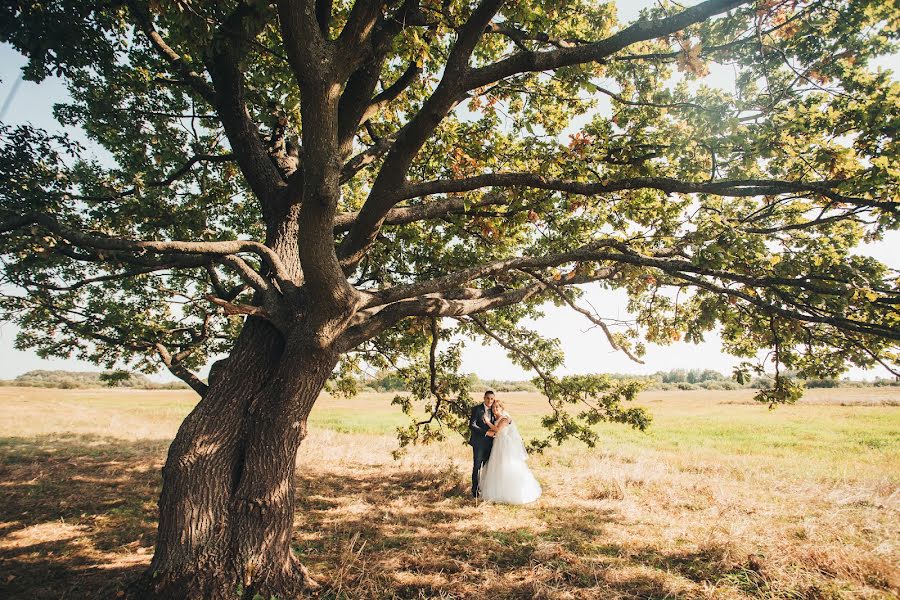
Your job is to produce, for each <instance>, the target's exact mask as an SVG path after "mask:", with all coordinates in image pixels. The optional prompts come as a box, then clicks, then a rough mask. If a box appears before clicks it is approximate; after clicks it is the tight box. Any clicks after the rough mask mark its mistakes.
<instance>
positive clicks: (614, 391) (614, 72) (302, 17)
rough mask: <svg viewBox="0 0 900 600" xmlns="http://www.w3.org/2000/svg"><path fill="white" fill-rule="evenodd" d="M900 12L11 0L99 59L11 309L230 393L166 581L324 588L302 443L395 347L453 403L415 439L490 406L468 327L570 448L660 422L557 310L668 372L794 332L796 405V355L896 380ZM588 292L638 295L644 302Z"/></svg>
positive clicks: (27, 319)
mask: <svg viewBox="0 0 900 600" xmlns="http://www.w3.org/2000/svg"><path fill="white" fill-rule="evenodd" d="M891 4H892V3H890V2H884V1H883V0H878V1H868V0H850V1H846V0H816V1H811V0H784V1H779V0H757V1H756V2H748V1H744V0H707V1H704V2H700V3H699V4H696V5H694V6H691V7H689V8H683V7H681V6H679V5H677V4H674V3H673V4H671V5H668V4H666V5H664V6H661V7H658V8H654V9H652V10H650V11H647V12H645V13H644V15H643V16H642V17H641V18H640V19H639V20H637V21H635V22H634V23H631V24H624V23H619V22H618V20H617V18H616V12H615V7H614V6H613V5H612V4H599V3H595V2H590V1H588V0H576V1H572V2H563V1H560V0H519V1H516V2H502V1H501V0H482V1H481V2H478V3H475V2H468V1H464V0H391V1H379V0H355V1H350V0H343V1H336V2H334V1H330V0H317V1H312V0H308V1H302V0H280V1H279V2H277V3H275V2H268V1H266V0H261V1H260V0H246V1H235V0H220V1H210V2H193V1H191V0H150V1H145V0H132V1H127V0H121V1H116V0H108V1H101V2H81V1H77V0H59V1H57V2H41V3H38V2H30V1H27V0H19V1H10V0H6V1H5V2H3V3H2V5H0V6H2V8H0V15H2V24H0V37H2V39H3V40H5V41H7V42H8V43H11V44H12V45H13V46H14V47H15V48H17V49H18V50H19V51H21V52H22V53H23V54H25V55H26V56H27V57H28V63H27V66H26V67H25V76H26V77H27V78H28V79H31V80H34V81H39V80H41V79H43V78H45V77H47V76H49V75H57V76H60V77H62V78H64V80H65V81H66V83H67V85H68V89H69V92H70V96H71V99H70V101H68V102H66V103H64V104H60V105H58V106H57V107H56V118H57V119H58V120H59V121H60V122H61V123H63V124H65V125H71V126H77V127H80V128H81V129H82V130H83V131H84V132H85V134H86V135H87V137H88V138H89V139H90V140H91V145H90V147H89V148H88V149H85V148H82V147H81V146H80V145H79V144H77V143H75V142H73V141H72V140H70V139H68V138H67V137H66V136H65V135H58V134H53V133H48V132H45V131H41V130H39V129H37V128H34V127H31V126H27V125H23V126H17V127H11V126H2V130H0V135H2V140H0V173H2V175H0V241H2V260H3V288H2V291H3V304H2V310H3V317H4V318H5V319H7V320H12V321H14V322H16V323H17V324H18V326H19V327H20V329H21V334H20V336H19V340H18V342H19V344H20V346H22V347H30V348H35V349H37V350H38V352H40V353H42V354H43V355H55V356H70V355H73V354H74V355H77V356H79V357H81V358H84V359H88V360H91V361H95V362H98V363H101V364H106V365H110V366H114V365H119V366H122V365H128V366H131V367H132V368H134V367H137V368H141V369H144V370H147V371H152V370H154V369H156V368H159V367H160V366H164V367H166V368H168V369H169V370H170V371H171V372H172V373H173V374H174V375H176V376H177V377H180V378H181V379H183V380H184V381H186V382H187V383H188V384H189V385H190V386H191V387H192V388H193V389H194V390H195V391H196V392H197V394H199V396H200V400H199V402H198V404H197V405H196V407H195V408H194V410H193V411H192V412H191V413H190V414H189V415H188V417H187V418H186V419H185V421H184V423H183V424H182V425H181V427H180V429H179V431H178V434H177V437H176V438H175V440H174V442H173V443H172V445H171V448H170V450H169V454H168V457H167V460H166V463H165V468H164V469H163V473H162V478H163V487H162V494H161V497H160V501H159V508H160V515H159V516H160V520H159V532H158V537H157V541H156V552H155V555H154V557H153V561H152V565H151V567H150V569H149V571H148V573H147V574H146V576H145V577H144V578H143V579H142V581H141V582H140V585H139V586H136V587H135V593H138V592H140V593H143V594H146V595H147V596H151V597H161V598H176V597H204V598H226V597H228V598H231V597H234V594H235V593H236V592H239V591H241V590H242V591H243V592H242V593H244V594H245V595H246V597H252V596H253V595H255V594H257V593H259V594H262V595H263V596H264V597H269V595H273V594H274V595H278V596H279V597H290V596H291V595H292V594H294V593H296V592H298V591H299V590H300V589H301V587H302V586H303V585H304V584H308V583H309V580H308V578H307V576H306V575H305V571H304V570H303V568H302V566H301V565H300V564H299V562H298V561H297V559H296V557H295V556H294V555H293V554H292V551H291V533H292V524H293V521H294V495H295V488H294V464H295V457H296V453H297V449H298V446H299V444H300V443H301V441H302V440H303V438H304V436H305V435H306V420H307V416H308V415H309V413H310V409H311V408H312V407H313V404H314V403H315V401H316V398H317V397H318V396H319V394H320V392H321V391H322V389H323V387H324V386H325V385H328V384H329V382H331V383H330V384H333V385H334V386H335V387H336V389H338V390H343V391H352V390H351V388H352V382H353V377H352V375H353V374H354V370H355V369H357V368H359V367H360V366H361V365H368V366H375V367H386V366H394V367H396V368H397V369H399V370H401V372H402V373H403V374H404V376H405V377H406V378H407V380H408V382H409V384H410V386H411V387H412V389H413V396H412V400H414V399H421V400H424V401H425V402H426V403H427V409H428V411H429V413H430V414H431V416H430V418H429V419H427V420H425V421H420V422H417V423H416V422H414V423H412V424H411V426H410V428H409V430H406V431H403V432H402V435H401V442H402V443H409V442H410V441H413V440H416V439H419V438H420V437H424V438H425V439H433V438H434V437H438V436H440V435H442V432H443V431H444V430H443V429H442V428H441V427H440V424H442V423H443V424H445V425H447V426H449V427H453V426H455V425H457V424H458V423H459V415H460V414H461V413H462V412H464V410H465V406H464V403H465V401H466V400H467V399H468V396H467V392H466V379H465V378H464V377H462V376H461V375H460V374H459V373H458V367H459V352H460V350H459V347H460V346H459V345H460V343H461V342H460V340H465V339H480V340H486V341H489V342H491V343H497V344H499V345H500V346H501V347H502V348H504V349H505V350H506V351H507V352H508V353H509V355H510V356H511V357H512V358H513V359H514V360H515V361H517V362H518V363H519V364H521V365H524V366H526V367H528V368H529V369H532V370H534V371H535V373H536V374H537V381H538V383H539V384H540V386H541V388H542V389H543V391H544V392H545V393H546V394H547V396H548V398H549V400H550V403H551V406H552V407H553V411H552V413H551V415H550V416H549V417H548V418H547V419H546V421H545V424H546V426H547V428H548V437H547V439H545V440H537V441H536V442H535V445H536V447H538V448H540V447H542V446H544V445H546V444H547V443H550V442H551V441H561V440H563V439H565V438H567V437H572V436H576V437H580V438H581V439H584V440H585V441H587V442H591V441H592V440H593V438H592V432H591V427H590V426H591V424H593V423H595V422H597V421H599V420H603V419H606V420H616V421H622V422H627V423H631V424H632V425H635V426H638V427H643V426H645V425H646V422H647V421H646V415H644V414H643V413H642V412H641V411H639V410H635V409H629V408H626V407H625V405H623V404H622V400H625V399H628V398H631V397H633V395H634V391H635V389H636V387H635V386H634V385H633V384H629V383H616V382H613V381H609V380H606V379H604V378H603V377H569V378H559V377H556V376H555V375H554V371H555V369H556V368H557V367H558V366H559V365H560V364H561V361H562V356H561V353H560V349H559V348H558V347H557V344H556V343H555V342H554V341H553V340H547V339H543V338H541V337H540V336H538V335H537V334H536V333H535V332H533V331H530V330H529V329H527V328H526V327H525V326H524V325H523V323H524V322H526V321H527V320H528V319H529V318H532V317H536V316H537V315H538V314H539V312H540V311H539V307H540V306H541V305H542V304H543V303H546V302H548V301H552V302H554V303H556V304H557V305H559V306H566V307H570V308H572V309H574V310H578V311H579V312H581V313H582V314H584V315H585V317H586V318H587V319H589V320H590V322H592V324H593V325H594V326H596V327H597V328H598V331H602V332H603V333H605V334H606V336H607V338H608V342H609V344H611V345H612V347H614V348H616V349H620V350H621V351H623V352H625V353H627V354H628V355H629V356H631V357H632V358H634V359H635V360H640V357H641V356H642V354H643V350H644V347H643V341H644V340H650V341H653V342H656V343H671V342H673V341H675V340H678V339H680V338H684V339H685V340H689V341H694V342H696V341H700V340H702V339H703V335H704V332H707V331H710V330H711V329H713V328H714V327H717V326H718V327H720V328H721V335H722V339H723V343H724V346H725V348H726V350H727V351H728V352H730V353H733V354H735V355H737V356H742V357H745V358H747V359H753V358H754V357H757V356H758V355H760V353H761V351H764V350H766V349H768V350H769V351H770V353H769V355H768V356H767V358H768V361H767V362H766V364H767V365H769V366H770V368H771V367H774V378H773V380H772V382H773V383H772V386H771V388H770V389H767V390H763V391H762V392H761V393H760V399H761V400H764V401H766V402H770V403H773V402H781V401H790V400H792V399H794V398H796V397H797V395H798V393H799V389H798V387H797V385H796V384H795V383H793V382H792V381H791V379H789V378H787V377H785V376H784V370H786V369H790V370H792V371H795V372H797V373H799V374H800V375H801V376H808V375H817V376H834V375H837V374H840V373H841V372H843V370H844V369H845V368H846V367H847V366H848V365H858V366H861V367H870V366H873V365H876V364H881V365H883V366H884V367H886V368H888V369H889V370H893V371H894V372H896V371H897V369H898V356H897V353H896V350H897V340H898V339H900V314H898V303H900V294H898V282H897V273H896V271H894V270H892V269H889V268H887V267H886V266H885V265H883V264H881V263H879V262H878V261H876V260H873V259H871V258H867V257H863V256H859V255H855V254H854V253H853V249H854V248H855V247H856V246H857V245H858V244H859V243H860V242H861V241H864V240H873V239H879V238H880V236H881V235H882V234H883V232H885V231H886V230H890V229H896V228H897V227H898V222H900V221H898V209H900V193H898V183H897V182H898V173H900V162H898V142H897V134H898V129H900V111H898V110H897V107H898V101H900V86H898V84H897V83H896V82H895V81H894V80H893V79H892V78H891V76H890V74H889V73H885V72H881V71H878V70H877V69H875V68H874V67H872V65H871V61H872V59H873V58H874V57H877V56H879V55H883V54H885V53H889V52H892V51H894V50H895V41H896V38H897V36H898V14H897V12H896V10H894V7H892V6H891ZM710 69H713V70H714V72H715V73H717V74H718V76H719V77H720V78H721V76H722V75H723V74H727V75H728V76H733V78H734V85H733V89H727V90H723V89H719V88H717V87H711V86H707V85H704V77H705V76H706V75H707V73H708V72H709V70H710ZM726 87H729V88H731V87H732V86H726ZM583 284H595V285H599V286H603V287H604V288H607V289H609V290H615V289H619V290H625V291H626V292H627V295H628V298H629V302H628V307H627V308H628V310H629V311H630V312H631V313H632V314H633V315H634V320H633V321H630V322H627V323H619V322H616V321H613V320H610V319H606V318H604V317H603V316H602V315H599V314H597V313H595V312H594V311H593V310H589V309H588V307H587V306H583V305H582V304H581V302H580V300H579V297H580V294H581V293H582V291H581V290H582V288H580V287H579V286H580V285H583ZM442 340H443V341H442ZM220 354H227V358H226V359H224V360H222V361H219V362H217V363H216V364H215V366H214V368H213V369H212V371H211V373H210V377H209V379H208V382H205V381H203V380H202V379H201V378H200V377H198V376H197V374H196V371H197V370H198V369H199V368H201V367H202V366H203V365H204V364H205V363H206V362H207V361H209V360H210V359H211V357H214V356H217V355H220ZM412 400H411V399H406V400H400V402H401V404H405V406H404V409H406V410H409V411H410V412H412V411H411V410H410V409H411V407H410V405H409V403H410V402H412ZM573 409H574V410H573ZM577 411H580V412H577Z"/></svg>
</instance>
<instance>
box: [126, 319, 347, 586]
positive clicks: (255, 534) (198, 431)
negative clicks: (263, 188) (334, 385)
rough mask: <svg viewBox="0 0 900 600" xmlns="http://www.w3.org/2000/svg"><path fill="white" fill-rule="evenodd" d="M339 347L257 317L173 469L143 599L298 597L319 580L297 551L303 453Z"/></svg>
mask: <svg viewBox="0 0 900 600" xmlns="http://www.w3.org/2000/svg"><path fill="white" fill-rule="evenodd" d="M336 361H337V355H336V354H335V353H333V352H331V351H330V350H322V349H310V348H308V347H306V346H305V345H304V344H303V343H302V341H298V340H294V339H291V340H287V341H285V340H284V339H283V336H282V335H281V334H280V333H279V332H278V331H277V330H275V329H274V328H273V327H272V326H271V325H269V324H268V323H266V322H264V321H261V320H259V319H255V318H251V319H249V320H248V322H247V324H246V326H245V328H244V330H243V332H242V333H241V335H240V337H239V339H238V341H237V344H236V346H235V349H234V351H233V352H232V354H231V356H230V357H229V358H228V361H227V365H226V367H225V368H224V369H222V371H223V372H222V374H221V375H220V376H218V377H217V378H216V379H215V380H214V381H213V382H211V384H212V385H211V388H210V391H209V393H208V394H207V395H206V396H205V397H204V398H203V400H201V401H200V402H199V403H198V404H197V406H196V408H195V409H194V410H193V411H192V412H191V413H190V415H188V417H187V418H186V419H185V421H184V423H183V424H182V426H181V427H180V429H179V431H178V434H177V436H176V437H175V440H174V441H173V443H172V445H171V446H170V448H169V453H168V457H167V459H166V464H165V466H164V468H163V488H162V493H161V496H160V501H159V506H160V522H159V530H158V538H157V542H156V553H155V555H154V557H153V561H152V563H151V566H150V569H149V570H148V572H147V573H146V574H145V576H144V577H143V578H142V579H140V580H139V581H137V582H136V583H135V585H134V586H133V588H132V590H131V594H130V595H131V596H132V597H140V598H213V599H215V598H229V599H233V598H235V597H239V591H243V593H244V594H245V595H246V597H253V596H254V595H255V594H257V593H258V594H261V595H262V596H264V597H266V598H268V597H270V596H272V595H276V596H278V597H280V598H285V597H292V596H294V595H296V594H298V593H299V592H300V591H301V589H303V588H304V587H307V586H309V585H312V582H311V581H310V580H309V579H308V576H307V575H306V572H305V570H304V569H303V567H302V566H301V565H300V564H299V563H298V562H297V561H296V559H295V558H294V556H293V555H292V552H291V547H290V542H291V533H292V530H293V509H294V487H295V486H294V480H295V470H294V465H295V459H296V455H297V450H298V448H299V446H300V442H301V441H302V440H303V438H304V437H305V435H306V419H307V416H308V415H309V412H310V410H311V409H312V406H313V404H314V402H315V400H316V398H317V397H318V395H319V392H320V391H321V389H322V387H323V385H324V383H325V380H326V378H327V377H328V375H329V373H330V372H331V371H332V369H333V368H334V365H335V364H336Z"/></svg>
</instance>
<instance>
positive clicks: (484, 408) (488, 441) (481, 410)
mask: <svg viewBox="0 0 900 600" xmlns="http://www.w3.org/2000/svg"><path fill="white" fill-rule="evenodd" d="M493 405H494V392H492V391H490V390H488V391H486V392H485V393H484V402H483V403H482V404H479V405H478V406H476V407H475V408H473V409H472V415H471V416H470V417H469V429H470V430H471V431H472V435H470V436H469V444H471V446H472V496H473V497H474V498H477V497H478V471H479V470H480V469H481V466H482V465H483V464H484V463H486V462H487V460H488V458H490V456H491V447H492V446H493V445H494V432H493V431H491V430H490V428H489V427H488V426H487V424H485V422H484V417H485V415H487V418H488V420H489V421H490V422H491V423H493V422H494V413H493V411H491V406H493Z"/></svg>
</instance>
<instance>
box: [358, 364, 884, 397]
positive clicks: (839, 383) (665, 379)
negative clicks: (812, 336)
mask: <svg viewBox="0 0 900 600" xmlns="http://www.w3.org/2000/svg"><path fill="white" fill-rule="evenodd" d="M609 377H611V378H612V379H617V380H621V379H638V380H640V381H644V382H646V388H645V389H649V390H702V389H705V390H738V389H742V388H747V389H762V388H768V387H771V386H772V379H771V378H769V377H753V378H752V379H750V380H749V381H747V382H746V383H745V384H743V385H741V384H739V383H738V382H737V381H735V380H734V379H733V378H732V377H731V376H729V375H725V374H723V373H720V372H719V371H716V370H714V369H671V370H669V371H657V372H656V373H654V374H652V375H634V374H631V373H610V374H609ZM469 380H470V383H471V385H470V389H472V390H482V389H484V390H494V391H496V392H537V391H538V389H537V387H536V386H535V385H534V384H533V383H532V382H531V381H516V380H503V379H480V378H479V377H478V376H477V375H475V374H474V373H471V374H469ZM802 381H803V382H804V383H805V385H806V387H807V388H837V387H882V386H900V381H897V380H894V379H881V378H879V379H875V380H874V381H853V380H850V379H806V380H802ZM361 387H362V388H363V389H365V390H367V391H372V392H401V391H405V389H406V388H405V382H404V380H403V378H402V377H400V376H399V375H398V374H397V373H396V372H395V371H388V370H385V371H382V372H379V373H377V374H376V375H375V376H374V377H369V378H366V379H364V380H363V381H362V382H361Z"/></svg>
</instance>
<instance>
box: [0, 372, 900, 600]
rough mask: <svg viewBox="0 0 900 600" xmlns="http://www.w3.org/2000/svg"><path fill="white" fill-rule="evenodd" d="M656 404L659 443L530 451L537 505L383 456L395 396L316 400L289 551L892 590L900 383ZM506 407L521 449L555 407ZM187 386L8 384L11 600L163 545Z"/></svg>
mask: <svg viewBox="0 0 900 600" xmlns="http://www.w3.org/2000/svg"><path fill="white" fill-rule="evenodd" d="M751 395H752V392H750V391H744V390H740V391H735V392H725V391H721V392H712V391H703V392H694V391H690V392H647V393H644V394H642V395H641V397H640V399H639V403H641V404H643V405H645V406H647V407H648V408H650V410H651V411H652V412H653V414H654V417H655V421H654V424H653V426H652V430H651V432H650V433H649V434H641V433H638V432H633V431H630V430H627V429H623V428H622V427H621V426H603V427H601V433H602V439H603V443H602V444H601V445H600V446H598V447H597V448H594V449H589V448H586V447H584V446H583V445H577V444H570V445H566V446H563V447H562V448H554V449H552V450H551V451H549V452H547V453H545V454H544V455H540V456H532V457H531V458H530V459H529V460H530V464H531V467H532V469H533V470H534V472H535V474H536V476H537V477H538V479H539V480H540V481H541V484H542V486H543V488H544V494H543V496H542V497H541V499H540V500H538V501H537V502H536V503H534V504H531V505H528V506H524V507H514V506H503V505H489V504H480V505H478V506H476V505H475V504H474V503H473V501H472V500H471V498H470V497H469V495H468V493H469V490H468V485H469V484H468V469H469V465H470V462H469V461H470V457H469V452H468V447H467V446H464V445H462V444H461V442H460V441H459V440H458V439H451V441H449V442H446V443H443V444H439V445H434V446H428V447H415V448H413V449H412V450H411V451H410V452H409V453H408V455H407V456H406V457H404V458H403V459H401V460H400V461H394V460H393V459H392V458H391V451H392V450H393V449H394V448H395V447H396V442H395V440H394V439H393V437H392V435H391V431H392V429H393V427H395V426H396V425H398V424H400V423H402V422H403V420H402V419H403V417H402V415H398V414H397V413H396V412H395V410H396V409H394V408H392V407H390V406H389V402H390V397H391V396H390V395H386V394H365V395H363V396H361V397H360V398H357V399H355V400H343V399H334V398H329V397H323V398H322V399H321V400H320V402H319V403H318V405H317V407H316V409H315V410H314V414H313V416H312V418H311V427H310V429H311V433H310V436H309V438H308V439H307V440H306V441H305V442H304V444H303V446H302V447H301V451H300V455H299V456H298V460H297V467H298V469H297V488H298V489H297V492H298V494H297V497H298V501H299V504H298V507H297V517H296V528H295V536H294V537H295V542H294V549H295V552H297V554H298V555H299V556H300V557H301V559H302V560H303V561H304V563H305V564H306V565H307V567H308V568H309V569H310V571H311V572H312V573H313V574H314V575H316V576H317V577H318V580H319V581H320V582H321V584H322V588H321V590H320V593H319V596H320V597H322V598H538V599H551V598H554V599H564V598H573V599H574V598H578V599H580V598H591V599H593V598H613V599H615V598H660V599H661V598H723V599H725V598H791V599H793V598H796V599H820V598H821V599H833V598H834V599H836V598H897V597H900V575H898V573H900V569H898V566H900V560H898V559H900V549H898V541H900V528H898V524H900V519H898V512H900V460H898V458H900V407H898V406H897V400H898V396H900V392H897V391H894V390H885V389H876V390H871V389H869V390H867V389H837V390H811V391H810V393H809V394H808V397H807V398H806V399H805V400H804V401H803V402H802V403H801V404H799V405H797V406H793V407H784V408H780V409H777V410H776V411H773V412H769V411H767V410H766V409H765V407H762V406H758V405H754V404H752V403H749V402H748V400H749V398H750V396H751ZM504 399H505V400H506V402H507V405H508V406H509V407H510V409H511V411H512V412H513V415H514V416H517V418H518V422H519V424H520V427H521V429H522V430H523V432H524V434H525V437H526V438H527V437H528V436H529V435H531V434H535V433H537V432H538V431H539V430H538V419H539V416H540V414H541V413H542V412H543V410H544V405H543V403H542V401H541V400H540V399H539V398H538V397H536V396H533V395H528V394H505V395H504ZM192 402H193V399H192V398H191V395H190V394H189V393H188V392H181V391H122V390H72V391H63V390H39V389H24V388H3V389H0V406H2V407H3V408H0V417H2V418H0V597H3V598H105V597H115V595H116V593H117V592H118V591H119V590H121V589H122V587H123V586H124V584H125V582H126V581H127V580H128V579H129V578H130V577H133V576H134V575H136V574H137V573H138V572H139V571H140V570H141V569H142V568H144V567H145V566H146V565H147V564H148V562H149V560H150V556H151V553H152V547H153V539H154V535H155V526H156V522H155V519H156V513H155V511H156V499H157V496H158V493H159V473H160V468H161V466H162V462H163V460H164V456H165V451H166V448H167V446H168V443H169V440H170V439H171V436H173V435H174V432H175V430H176V429H177V426H178V423H179V422H180V420H181V418H183V416H184V415H185V414H186V413H187V411H189V410H190V407H191V403H192Z"/></svg>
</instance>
